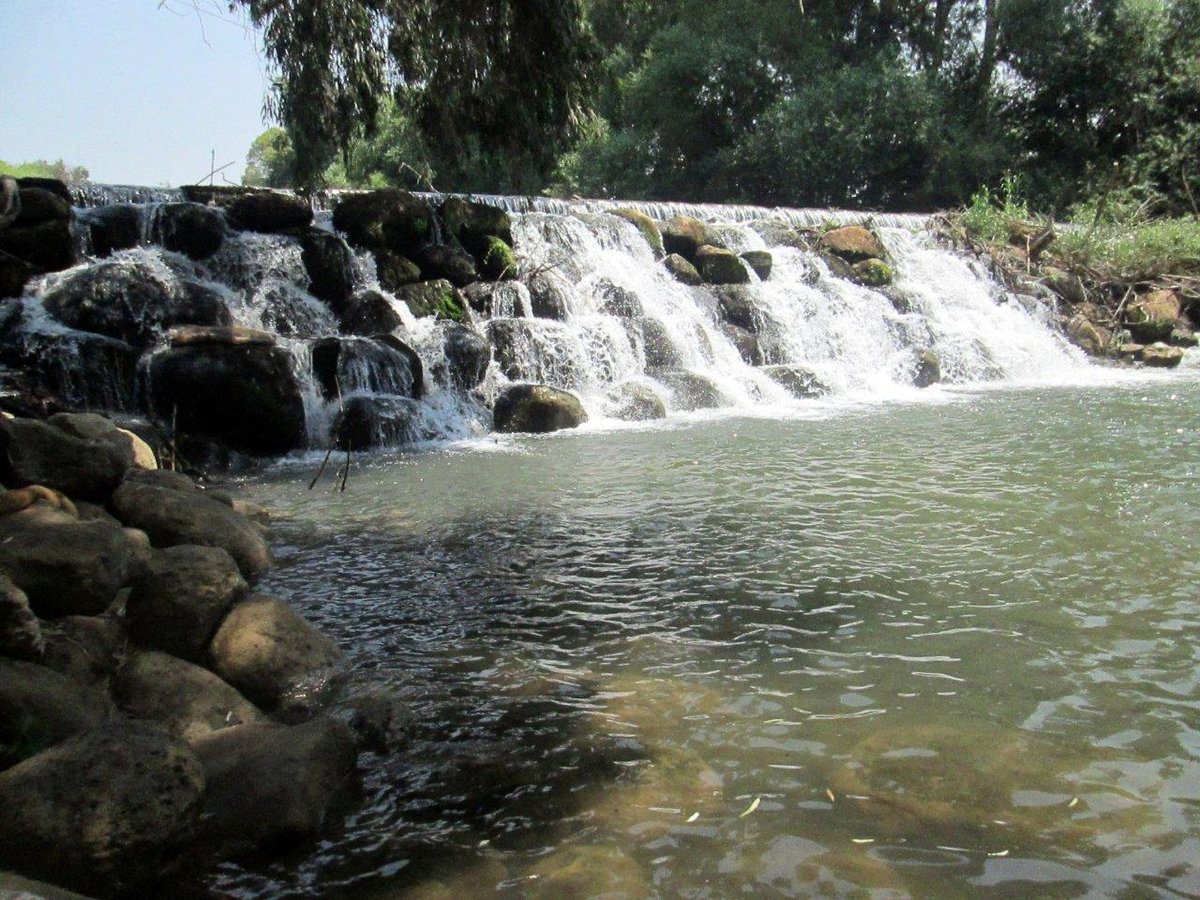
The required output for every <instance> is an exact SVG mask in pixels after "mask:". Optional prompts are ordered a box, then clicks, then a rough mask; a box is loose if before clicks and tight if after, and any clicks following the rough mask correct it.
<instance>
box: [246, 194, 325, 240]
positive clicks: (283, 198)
mask: <svg viewBox="0 0 1200 900" xmlns="http://www.w3.org/2000/svg"><path fill="white" fill-rule="evenodd" d="M225 215H226V217H227V218H228V219H229V224H230V225H231V226H233V227H234V228H237V229H239V230H241V231H259V232H264V233H268V234H270V233H276V232H281V231H299V230H300V229H302V228H307V227H308V225H309V224H310V223H311V222H312V219H313V211H312V204H310V203H309V202H308V200H306V199H305V198H303V197H299V196H297V195H296V194H292V193H285V192H283V191H272V190H253V189H245V188H243V189H241V192H240V193H239V194H238V195H237V196H236V197H234V198H232V199H231V200H230V201H229V203H228V204H227V205H226V206H225Z"/></svg>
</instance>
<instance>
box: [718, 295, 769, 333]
mask: <svg viewBox="0 0 1200 900" xmlns="http://www.w3.org/2000/svg"><path fill="white" fill-rule="evenodd" d="M717 309H718V311H719V312H720V314H721V318H722V319H723V320H724V321H726V322H728V323H729V324H730V325H736V326H737V327H738V328H743V329H745V330H746V331H748V332H750V333H751V334H758V332H759V330H760V328H761V327H762V316H761V314H760V313H759V311H758V304H757V303H756V302H755V296H754V292H753V290H752V289H751V288H747V287H738V286H735V285H730V286H727V287H723V288H721V289H720V290H719V291H718V292H717Z"/></svg>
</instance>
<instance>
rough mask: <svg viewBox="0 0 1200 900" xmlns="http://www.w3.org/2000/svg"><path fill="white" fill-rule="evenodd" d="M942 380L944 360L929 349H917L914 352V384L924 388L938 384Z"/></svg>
mask: <svg viewBox="0 0 1200 900" xmlns="http://www.w3.org/2000/svg"><path fill="white" fill-rule="evenodd" d="M941 380H942V361H941V360H940V359H938V355H937V354H936V353H934V352H933V351H932V350H929V349H921V350H916V351H914V353H913V384H914V385H915V386H916V387H919V388H924V387H930V386H931V385H934V384H937V383H938V382H939V381H941Z"/></svg>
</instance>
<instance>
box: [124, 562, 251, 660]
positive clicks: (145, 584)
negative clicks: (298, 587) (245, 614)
mask: <svg viewBox="0 0 1200 900" xmlns="http://www.w3.org/2000/svg"><path fill="white" fill-rule="evenodd" d="M248 590H249V586H248V585H247V584H246V582H245V580H244V579H243V578H242V576H241V573H240V572H239V571H238V567H237V563H235V562H234V561H233V557H232V556H230V555H229V554H228V553H227V552H226V551H225V550H223V549H222V548H220V547H201V546H197V545H192V544H181V545H179V546H176V547H167V548H166V549H164V550H156V551H152V552H151V554H150V556H149V559H148V560H147V561H146V563H145V565H143V566H142V569H141V571H140V572H139V573H138V574H137V576H136V577H135V578H134V579H133V584H132V592H131V593H130V595H129V600H128V602H127V603H126V607H125V621H126V625H127V627H128V628H129V636H130V637H131V638H133V640H134V642H135V643H137V644H138V645H140V646H142V647H147V648H150V649H154V650H161V651H162V652H164V653H169V654H171V655H172V656H177V657H179V658H180V659H186V660H189V661H190V662H196V663H198V662H201V661H202V660H203V659H204V656H205V652H206V651H207V649H208V642H209V640H211V638H212V636H213V634H214V633H215V632H216V630H217V626H218V625H219V624H220V623H221V620H222V619H224V617H225V615H226V613H228V612H229V610H230V608H231V607H232V606H233V604H234V603H236V602H237V601H238V600H240V599H241V598H242V596H243V595H244V594H245V593H246V591H248Z"/></svg>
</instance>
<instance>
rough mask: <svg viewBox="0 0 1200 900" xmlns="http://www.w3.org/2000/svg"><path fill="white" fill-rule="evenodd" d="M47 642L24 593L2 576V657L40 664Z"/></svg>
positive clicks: (0, 618)
mask: <svg viewBox="0 0 1200 900" xmlns="http://www.w3.org/2000/svg"><path fill="white" fill-rule="evenodd" d="M45 652H46V640H45V638H43V637H42V628H41V625H40V624H39V622H38V619H37V616H35V615H34V614H33V610H32V609H30V608H29V598H28V597H27V596H25V592H24V591H23V590H21V589H20V588H19V587H17V586H16V585H15V584H13V583H12V580H11V579H10V578H9V577H8V576H7V575H6V574H4V573H3V572H0V656H7V657H10V658H12V659H23V660H39V659H41V658H42V655H43V654H44V653H45Z"/></svg>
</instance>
